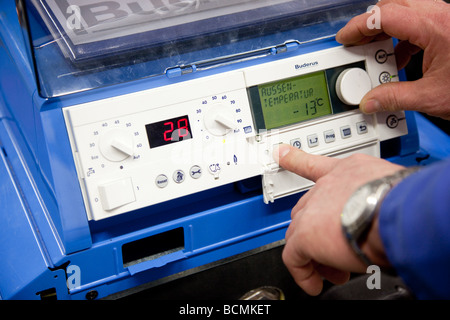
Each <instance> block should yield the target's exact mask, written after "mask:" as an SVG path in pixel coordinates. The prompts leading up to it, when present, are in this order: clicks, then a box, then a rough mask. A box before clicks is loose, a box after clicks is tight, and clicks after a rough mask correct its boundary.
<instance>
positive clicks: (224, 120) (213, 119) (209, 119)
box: [204, 104, 236, 136]
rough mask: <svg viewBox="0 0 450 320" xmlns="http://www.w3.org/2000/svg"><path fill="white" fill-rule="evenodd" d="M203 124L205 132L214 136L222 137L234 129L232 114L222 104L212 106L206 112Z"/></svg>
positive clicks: (234, 122)
mask: <svg viewBox="0 0 450 320" xmlns="http://www.w3.org/2000/svg"><path fill="white" fill-rule="evenodd" d="M204 123H205V127H206V130H208V131H209V132H210V133H211V134H213V135H215V136H224V135H226V134H227V133H229V132H230V131H231V130H233V129H235V128H236V121H235V119H234V115H233V112H232V111H231V109H229V108H227V107H225V106H224V105H222V104H217V105H214V106H213V107H211V108H210V109H209V110H208V112H207V113H206V115H205V118H204Z"/></svg>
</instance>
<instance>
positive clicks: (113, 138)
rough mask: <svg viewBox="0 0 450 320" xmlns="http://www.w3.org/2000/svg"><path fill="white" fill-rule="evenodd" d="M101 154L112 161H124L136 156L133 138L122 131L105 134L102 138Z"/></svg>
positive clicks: (116, 130) (115, 130) (117, 130)
mask: <svg viewBox="0 0 450 320" xmlns="http://www.w3.org/2000/svg"><path fill="white" fill-rule="evenodd" d="M100 152H101V153H102V155H103V156H104V157H105V158H106V159H108V160H110V161H114V162H119V161H123V160H125V159H126V158H128V157H131V156H133V155H134V148H133V137H132V136H131V135H130V134H129V133H128V132H127V131H125V130H121V129H114V130H111V131H108V132H105V133H104V134H103V135H102V136H101V137H100Z"/></svg>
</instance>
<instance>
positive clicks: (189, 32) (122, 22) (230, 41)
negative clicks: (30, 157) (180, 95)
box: [23, 0, 374, 97]
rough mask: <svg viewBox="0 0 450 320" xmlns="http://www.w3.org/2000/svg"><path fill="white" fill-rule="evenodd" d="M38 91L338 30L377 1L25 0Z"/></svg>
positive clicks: (226, 57)
mask: <svg viewBox="0 0 450 320" xmlns="http://www.w3.org/2000/svg"><path fill="white" fill-rule="evenodd" d="M23 2H24V3H23V5H24V8H25V10H26V16H27V19H28V23H27V25H28V26H29V30H28V33H29V36H30V37H31V42H32V49H33V54H34V56H35V61H36V70H37V78H38V82H39V88H40V89H39V90H40V94H41V95H42V96H43V97H54V96H61V95H65V94H69V93H73V92H79V91H84V90H89V89H93V88H98V87H103V86H108V85H113V84H116V83H122V82H127V81H132V80H136V79H142V78H146V77H153V76H163V75H166V76H175V75H179V74H183V73H186V72H193V71H194V70H198V69H197V67H204V68H210V67H211V66H213V65H214V64H223V63H232V62H233V61H242V59H249V58H256V57H260V56H262V55H264V54H273V53H274V50H275V51H276V50H279V49H280V48H281V49H283V48H284V49H283V50H285V47H286V44H293V45H294V46H298V45H299V44H302V43H304V42H308V41H312V40H314V39H319V38H323V37H328V36H333V35H334V34H335V33H336V32H337V30H338V29H339V28H341V27H342V26H343V25H344V24H345V22H346V21H348V20H349V19H350V18H351V17H352V16H354V15H356V14H358V13H361V12H364V11H366V9H367V7H368V6H369V5H370V4H372V3H373V2H374V1H373V0H372V1H367V0H366V1H364V0H353V1H352V0H339V1H338V0H331V1H330V0H23Z"/></svg>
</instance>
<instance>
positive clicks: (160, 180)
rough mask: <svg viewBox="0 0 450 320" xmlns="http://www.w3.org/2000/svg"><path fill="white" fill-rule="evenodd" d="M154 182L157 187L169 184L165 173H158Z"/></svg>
mask: <svg viewBox="0 0 450 320" xmlns="http://www.w3.org/2000/svg"><path fill="white" fill-rule="evenodd" d="M155 184H156V186H157V187H158V188H161V189H162V188H165V187H167V185H168V184H169V179H167V176H166V175H165V174H160V175H159V176H157V177H156V179H155Z"/></svg>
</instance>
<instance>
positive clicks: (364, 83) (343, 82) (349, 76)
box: [336, 68, 372, 106]
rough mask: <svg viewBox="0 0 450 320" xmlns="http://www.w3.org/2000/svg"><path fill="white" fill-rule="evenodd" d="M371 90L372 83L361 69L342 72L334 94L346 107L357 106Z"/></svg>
mask: <svg viewBox="0 0 450 320" xmlns="http://www.w3.org/2000/svg"><path fill="white" fill-rule="evenodd" d="M371 89H372V81H370V77H369V75H368V74H367V72H366V71H365V70H363V69H361V68H351V69H347V70H344V71H343V72H342V73H341V74H340V75H339V77H338V79H337V81H336V93H337V95H338V97H339V99H340V100H341V101H342V102H343V103H345V104H348V105H351V106H356V105H359V103H360V102H361V100H362V98H363V97H364V96H365V95H366V93H367V92H369V91H370V90H371Z"/></svg>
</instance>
